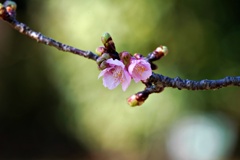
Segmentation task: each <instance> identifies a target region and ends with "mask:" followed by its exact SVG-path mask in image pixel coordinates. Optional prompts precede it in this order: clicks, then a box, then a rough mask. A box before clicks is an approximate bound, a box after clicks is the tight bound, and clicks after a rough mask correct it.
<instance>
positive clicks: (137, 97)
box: [127, 91, 149, 107]
mask: <svg viewBox="0 0 240 160" xmlns="http://www.w3.org/2000/svg"><path fill="white" fill-rule="evenodd" d="M148 95H149V93H147V92H145V91H142V92H138V93H136V94H134V95H132V96H131V97H129V98H128V100H127V101H128V104H129V105H130V106H131V107H136V106H140V105H142V104H143V103H144V101H145V100H146V99H147V98H148Z"/></svg>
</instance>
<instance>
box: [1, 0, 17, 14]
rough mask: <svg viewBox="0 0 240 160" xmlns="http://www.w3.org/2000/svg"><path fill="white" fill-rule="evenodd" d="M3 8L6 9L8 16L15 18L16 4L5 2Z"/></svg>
mask: <svg viewBox="0 0 240 160" xmlns="http://www.w3.org/2000/svg"><path fill="white" fill-rule="evenodd" d="M3 5H4V7H5V8H6V10H7V12H8V14H9V15H10V16H13V17H15V16H16V9H17V4H16V3H15V2H13V1H5V2H4V3H3Z"/></svg>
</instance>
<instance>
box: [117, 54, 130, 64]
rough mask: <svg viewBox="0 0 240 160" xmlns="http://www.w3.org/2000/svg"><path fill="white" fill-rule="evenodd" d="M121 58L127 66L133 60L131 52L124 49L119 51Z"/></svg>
mask: <svg viewBox="0 0 240 160" xmlns="http://www.w3.org/2000/svg"><path fill="white" fill-rule="evenodd" d="M119 56H120V59H121V60H122V62H123V64H125V66H129V64H130V60H131V57H132V56H131V54H130V53H128V52H126V51H124V52H121V53H119Z"/></svg>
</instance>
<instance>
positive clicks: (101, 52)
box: [96, 46, 106, 56]
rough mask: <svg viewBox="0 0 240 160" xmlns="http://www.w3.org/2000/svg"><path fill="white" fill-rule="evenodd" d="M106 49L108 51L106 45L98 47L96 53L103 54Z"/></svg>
mask: <svg viewBox="0 0 240 160" xmlns="http://www.w3.org/2000/svg"><path fill="white" fill-rule="evenodd" d="M105 51H106V49H105V48H104V47H102V46H101V47H97V48H96V53H97V55H99V56H101V55H102V54H103V53H104V52H105Z"/></svg>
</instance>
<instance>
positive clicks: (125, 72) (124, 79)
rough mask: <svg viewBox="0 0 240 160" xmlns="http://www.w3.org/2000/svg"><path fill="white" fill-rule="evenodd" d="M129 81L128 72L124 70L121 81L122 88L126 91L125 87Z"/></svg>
mask: <svg viewBox="0 0 240 160" xmlns="http://www.w3.org/2000/svg"><path fill="white" fill-rule="evenodd" d="M130 83H131V76H130V75H129V73H128V72H127V71H126V70H124V77H123V81H122V90H123V91H126V89H127V88H128V86H129V85H130Z"/></svg>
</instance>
